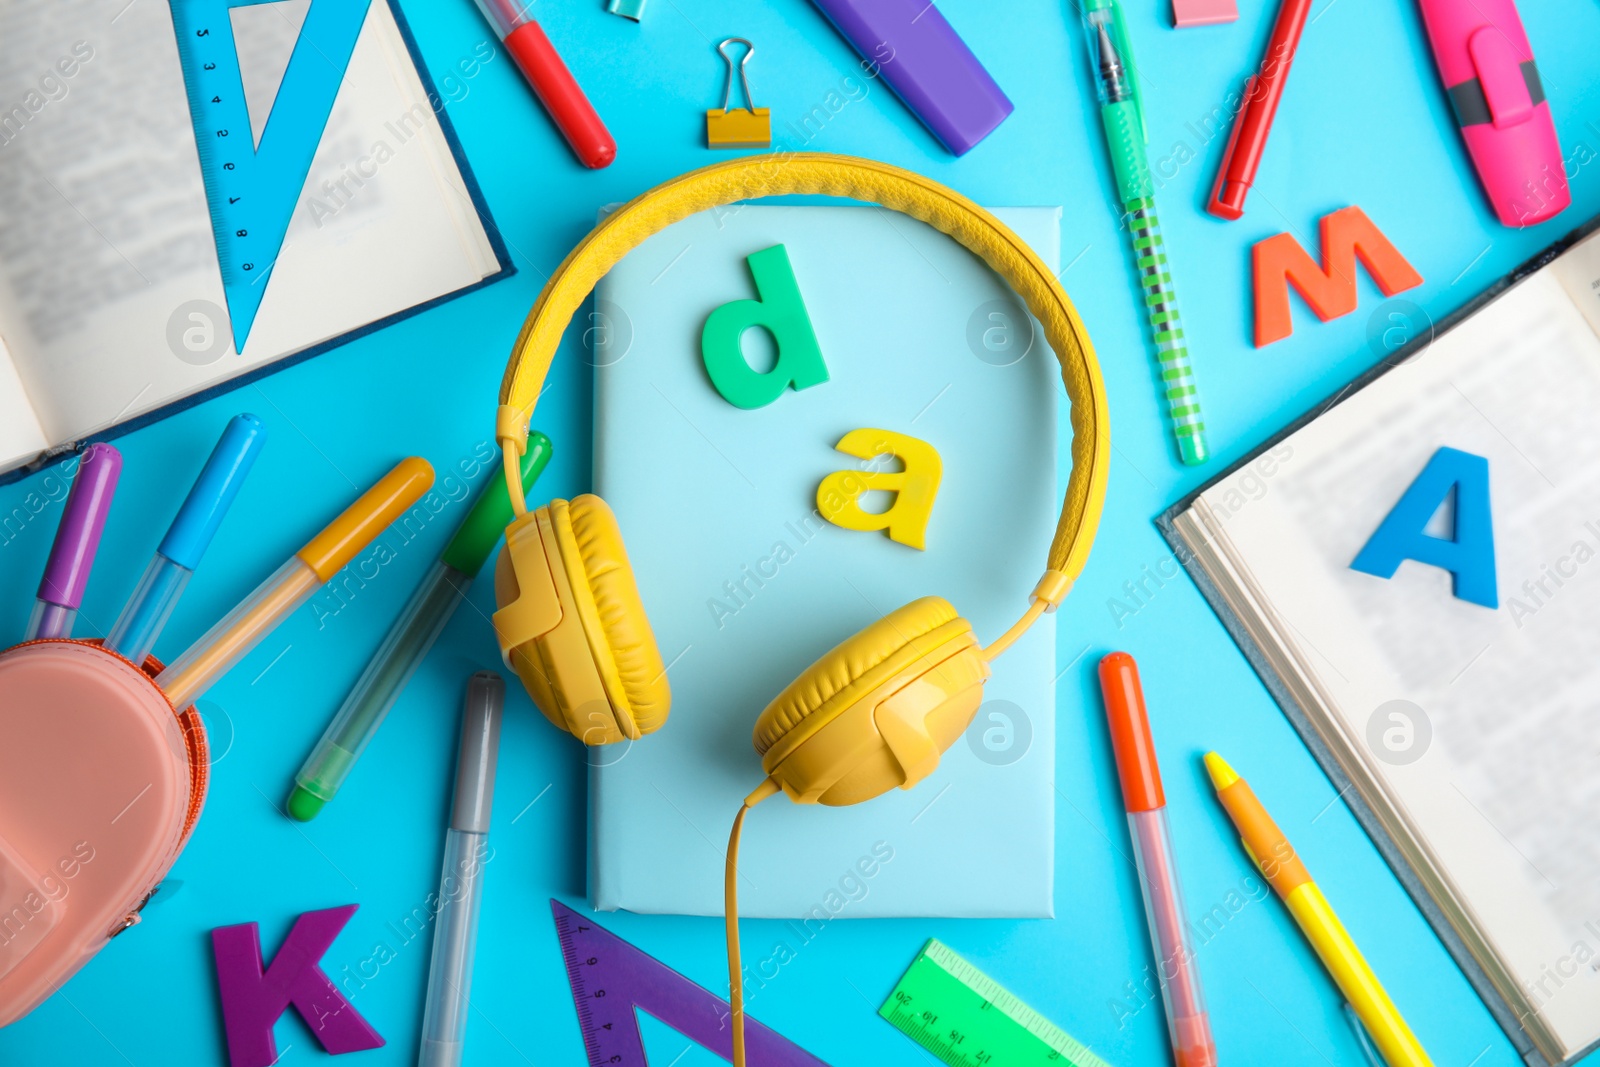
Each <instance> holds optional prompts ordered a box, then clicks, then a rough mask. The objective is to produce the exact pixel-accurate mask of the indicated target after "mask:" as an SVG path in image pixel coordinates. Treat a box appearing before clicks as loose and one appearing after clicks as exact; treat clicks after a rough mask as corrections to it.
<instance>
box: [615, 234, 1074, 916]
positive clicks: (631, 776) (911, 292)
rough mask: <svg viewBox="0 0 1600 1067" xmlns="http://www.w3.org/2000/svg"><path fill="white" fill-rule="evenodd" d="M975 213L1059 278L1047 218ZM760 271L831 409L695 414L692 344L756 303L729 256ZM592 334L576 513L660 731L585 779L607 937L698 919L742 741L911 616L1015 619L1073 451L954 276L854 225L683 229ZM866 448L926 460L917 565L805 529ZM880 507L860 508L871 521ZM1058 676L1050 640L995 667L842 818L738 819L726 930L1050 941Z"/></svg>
mask: <svg viewBox="0 0 1600 1067" xmlns="http://www.w3.org/2000/svg"><path fill="white" fill-rule="evenodd" d="M996 214H998V215H999V216H1000V217H1001V218H1002V219H1003V220H1004V221H1006V222H1007V223H1008V224H1009V225H1010V226H1012V227H1013V228H1014V229H1015V230H1016V231H1017V232H1018V233H1019V234H1020V235H1021V236H1022V237H1023V238H1024V239H1025V240H1027V241H1028V242H1029V243H1030V244H1031V245H1032V246H1033V247H1034V249H1035V250H1036V251H1038V253H1039V254H1040V256H1041V257H1042V258H1043V259H1044V260H1045V262H1046V263H1048V264H1050V265H1052V266H1053V267H1055V266H1058V260H1059V243H1060V242H1059V225H1060V221H1059V220H1060V211H1059V209H1057V208H1012V209H1001V210H999V211H997V212H996ZM778 244H781V245H783V246H784V247H785V248H786V249H787V252H788V256H789V260H790V263H791V265H792V267H793V270H794V274H795V277H796V280H797V281H798V284H799V288H800V290H801V294H802V296H803V298H804V301H805V305H806V308H807V311H808V312H809V315H810V318H811V322H812V324H813V327H814V329H815V332H816V336H817V340H818V343H819V345H820V347H821V351H822V354H823V358H824V360H825V361H826V363H827V370H828V380H827V381H826V382H824V383H822V384H819V385H815V386H812V387H810V388H807V389H804V390H798V391H797V390H793V389H790V390H786V391H785V392H784V393H783V395H781V396H780V397H779V398H778V399H777V400H776V401H774V402H773V403H771V404H769V405H767V406H765V407H760V408H756V409H753V410H744V409H741V408H738V407H735V406H734V405H732V404H731V403H729V402H728V401H726V400H724V399H723V398H722V396H721V395H719V394H718V392H717V391H716V390H715V388H713V385H712V382H711V380H710V378H709V377H708V373H707V370H706V367H705V364H704V362H703V359H702V356H701V349H700V337H701V330H702V327H703V326H704V324H705V321H706V318H707V316H708V315H710V313H711V312H712V311H713V310H715V309H716V308H717V307H718V306H720V305H722V304H725V303H728V302H730V301H734V300H741V299H749V298H753V297H755V296H756V292H755V289H754V285H753V282H752V278H751V273H750V270H749V268H748V267H747V265H746V262H745V257H746V256H748V255H750V254H751V253H755V252H759V251H761V250H763V249H766V248H769V247H771V246H773V245H778ZM593 315H594V318H593V325H594V327H595V332H594V333H593V335H594V336H598V337H600V338H601V339H602V341H603V343H602V344H600V345H598V346H597V348H596V352H595V357H594V362H595V363H596V369H595V447H594V484H595V491H596V492H597V493H599V494H600V495H601V496H602V497H604V498H605V499H606V500H607V501H609V502H610V504H611V506H612V507H613V508H614V509H615V511H616V513H617V517H618V521H619V522H620V524H621V527H622V531H623V535H624V537H625V539H626V541H627V546H628V552H629V555H630V557H631V559H632V562H633V566H634V569H635V572H636V573H637V575H638V577H639V584H640V593H641V595H642V597H643V599H644V604H645V607H646V609H647V610H648V612H649V614H650V619H651V622H652V624H653V626H654V628H655V635H656V638H657V640H658V642H659V643H660V646H661V651H662V655H663V657H664V659H665V661H666V662H667V663H668V665H669V666H668V679H669V681H670V683H671V687H672V696H673V703H672V714H671V718H670V719H669V720H668V722H667V723H666V725H665V726H664V727H663V728H662V729H661V730H660V731H659V732H657V733H655V734H652V735H650V736H649V737H646V738H644V739H643V740H641V741H639V742H638V743H636V744H633V745H631V746H626V747H622V748H615V749H603V750H593V752H592V755H591V761H592V763H593V768H592V771H591V777H590V804H591V812H590V816H591V830H592V834H593V837H592V843H591V853H590V879H589V894H590V898H591V902H592V903H593V904H594V906H595V907H597V908H600V909H606V910H610V909H617V908H624V909H628V910H631V911H639V912H659V913H670V914H691V915H719V914H721V913H722V906H723V899H722V878H723V854H724V848H725V843H726V841H727V836H728V830H729V827H730V825H731V823H732V820H733V817H734V814H735V812H736V811H737V809H738V807H739V804H740V801H741V800H742V799H743V797H744V796H745V795H746V794H747V793H749V792H750V790H751V789H753V788H754V787H755V786H756V785H757V784H759V783H760V782H761V780H762V778H763V774H762V770H761V764H760V760H759V758H758V757H757V755H756V753H755V751H754V750H753V748H752V747H751V728H752V726H753V725H754V723H755V720H756V717H757V715H759V714H760V712H761V710H762V709H763V708H764V707H765V706H766V705H767V703H768V702H769V701H770V700H771V699H772V698H773V697H774V696H776V695H777V694H778V692H779V691H780V690H782V689H783V687H784V686H785V685H787V684H788V683H789V681H791V680H792V679H793V678H794V677H795V676H796V675H798V674H799V673H800V672H801V671H802V670H804V669H805V668H806V667H807V666H808V665H809V664H810V663H811V662H812V661H813V660H815V659H816V658H817V657H818V656H820V655H821V654H822V653H824V652H826V651H827V650H828V649H830V648H832V647H833V646H834V645H836V644H838V643H839V642H840V641H842V640H844V639H845V638H846V637H848V636H850V635H851V634H853V633H855V632H856V631H857V630H859V629H860V628H861V627H863V626H866V625H867V624H868V623H870V622H872V621H874V620H876V619H878V618H880V617H881V616H883V615H885V614H887V613H888V612H890V611H893V610H894V609H895V608H898V607H900V606H901V605H903V604H905V603H907V602H909V601H911V600H914V599H916V598H918V597H921V596H927V595H937V596H942V597H945V598H946V599H948V600H949V601H950V602H951V603H953V604H954V605H955V606H956V608H957V610H958V611H960V612H961V613H962V614H963V615H965V616H966V617H967V618H968V619H970V620H971V622H972V623H973V626H974V627H975V629H976V632H977V635H978V638H979V640H980V641H985V642H987V641H991V640H993V639H994V638H995V637H997V636H998V635H999V634H1000V633H1001V632H1002V631H1004V629H1005V628H1006V627H1007V626H1009V625H1010V624H1011V623H1012V622H1014V621H1015V620H1016V618H1017V617H1018V615H1020V614H1021V612H1022V611H1023V610H1024V609H1025V608H1026V607H1027V604H1028V594H1029V592H1030V590H1031V589H1032V588H1033V584H1034V582H1035V581H1037V579H1038V576H1039V574H1040V573H1041V572H1042V570H1043V567H1044V559H1045V554H1046V550H1047V549H1048V547H1049V543H1050V539H1051V536H1052V534H1053V532H1054V529H1055V520H1056V517H1057V514H1058V506H1059V499H1060V498H1059V496H1058V488H1057V456H1058V454H1060V455H1063V456H1064V455H1066V449H1067V447H1068V444H1069V442H1068V441H1067V440H1065V439H1062V440H1059V441H1058V439H1057V434H1056V430H1057V405H1058V398H1059V397H1061V396H1063V395H1064V393H1063V391H1062V387H1061V382H1060V374H1059V369H1058V366H1057V364H1056V362H1055V359H1054V357H1053V356H1052V354H1051V352H1050V350H1049V348H1048V346H1047V345H1046V344H1045V343H1044V340H1043V337H1042V335H1041V334H1040V333H1039V332H1038V328H1037V325H1036V324H1035V323H1033V321H1032V320H1031V319H1030V318H1029V317H1028V316H1027V315H1026V313H1025V312H1024V311H1023V310H1022V308H1021V305H1020V302H1018V301H1017V299H1016V297H1015V296H1014V295H1013V294H1012V293H1011V291H1010V289H1009V288H1008V287H1007V286H1006V285H1005V284H1004V283H1003V282H1002V281H1001V280H1000V279H999V278H998V277H997V276H996V275H995V274H994V273H993V272H991V271H990V270H989V269H988V268H987V267H986V266H984V265H983V264H982V263H981V262H980V261H979V260H978V259H977V258H976V257H974V256H973V255H971V254H970V253H968V252H967V251H966V250H964V249H963V248H961V247H960V246H959V245H957V244H956V243H955V242H953V241H951V240H950V239H949V238H947V237H945V236H943V235H942V234H939V233H937V232H936V231H934V230H932V229H931V228H929V227H927V226H924V225H922V224H920V223H917V222H915V221H912V220H910V219H908V218H905V217H903V216H900V215H895V214H891V213H889V212H886V211H882V210H879V209H876V208H870V207H846V206H788V205H783V206H737V207H731V208H724V209H721V210H718V211H715V212H708V213H706V214H702V215H698V216H695V217H692V218H690V219H687V220H685V221H683V222H680V223H678V224H677V225H675V226H673V227H671V228H670V229H668V230H666V231H664V232H662V233H660V234H658V235H656V236H654V237H652V238H650V239H649V240H648V241H646V242H645V243H644V244H643V245H641V246H640V247H639V248H638V249H636V250H634V251H633V252H632V253H631V254H630V255H629V256H628V257H627V258H626V259H625V260H623V262H622V263H621V264H619V265H618V266H617V267H616V268H615V269H614V270H612V271H611V273H610V274H609V275H608V276H607V277H606V278H605V279H604V281H602V282H601V284H600V287H599V289H598V291H597V293H596V305H595V310H594V312H593ZM744 347H745V354H746V357H747V359H748V360H749V362H750V363H751V365H752V367H754V368H755V369H757V370H762V369H765V368H766V367H769V366H771V361H772V359H773V349H772V342H771V340H770V338H769V337H768V336H767V334H766V333H765V331H764V330H760V329H756V330H751V331H749V332H748V333H747V334H746V335H745V339H744ZM862 428H873V429H882V430H888V431H892V432H894V433H897V434H904V435H908V436H910V437H914V438H917V439H918V440H920V441H923V442H926V443H927V444H928V445H930V446H932V447H933V448H934V449H935V450H936V451H937V452H938V454H939V456H940V458H941V460H942V466H943V473H942V480H941V483H940V486H939V489H938V494H937V497H936V498H935V502H934V505H933V509H932V512H931V517H930V519H929V522H928V525H927V529H926V548H925V549H924V550H920V551H919V550H917V549H915V548H911V547H908V546H907V545H905V544H900V543H896V542H895V541H892V540H890V539H889V537H888V536H886V534H885V533H883V532H858V531H852V530H846V529H843V528H840V527H838V526H835V525H832V524H830V523H829V522H827V521H826V520H825V519H824V518H823V517H822V516H821V515H820V514H819V511H818V503H817V489H818V485H819V483H820V482H821V481H822V480H823V479H824V478H825V477H826V476H827V475H829V474H830V473H833V472H837V471H850V470H857V471H859V470H861V469H863V468H864V467H872V466H876V468H877V469H880V470H881V469H890V470H892V469H894V468H895V465H896V464H895V463H894V461H890V465H889V466H888V467H887V468H885V467H884V466H883V465H882V462H883V461H879V463H878V464H876V465H874V463H873V461H871V460H862V459H858V458H856V457H853V456H849V455H846V454H844V453H842V452H838V451H835V449H834V446H835V445H836V444H837V443H838V442H839V440H840V438H842V437H843V436H844V435H845V434H847V433H849V432H850V431H852V430H856V429H862ZM1063 470H1065V465H1063ZM872 496H881V497H883V498H884V499H882V500H878V501H873V500H872V499H870V498H871V497H872ZM888 496H889V494H888V493H886V492H883V491H879V492H877V493H871V494H868V496H867V497H864V498H863V506H864V507H865V508H866V509H867V510H881V508H882V507H884V506H887V504H888V503H890V501H889V499H888ZM1055 675H1056V669H1055V630H1054V626H1053V625H1052V623H1051V621H1050V617H1048V616H1047V617H1046V619H1045V620H1044V622H1042V623H1041V624H1040V625H1039V626H1037V627H1035V628H1034V629H1033V631H1032V632H1030V633H1029V634H1028V635H1027V636H1026V637H1025V638H1024V639H1023V640H1022V641H1021V642H1019V643H1018V645H1017V646H1016V647H1015V648H1013V649H1012V650H1011V651H1010V652H1008V653H1007V654H1006V655H1005V656H1004V657H1003V658H1002V659H1000V660H998V661H997V662H996V663H995V671H994V677H993V678H992V679H991V680H990V682H989V683H988V686H987V688H986V691H985V695H984V699H985V703H984V705H983V707H982V708H981V709H980V711H979V713H978V717H977V719H976V721H975V722H974V724H973V727H972V728H971V729H970V730H969V731H968V732H967V735H966V737H964V738H963V739H962V740H959V741H958V742H957V743H956V745H955V746H954V747H953V748H952V749H951V750H950V751H949V752H948V753H946V754H945V756H944V759H943V761H942V763H941V765H940V767H939V769H938V770H937V771H936V772H935V773H934V774H933V775H932V776H931V777H930V778H928V779H927V780H926V781H924V782H922V783H921V784H920V785H919V786H917V787H916V788H915V789H913V790H909V791H899V790H896V791H893V792H891V793H890V794H888V795H885V796H883V797H880V798H877V799H875V800H872V801H868V802H866V803H864V804H860V805H857V806H854V807H849V808H828V807H821V806H804V807H802V806H798V805H795V804H792V803H790V802H789V801H788V800H787V799H784V798H782V797H780V798H777V799H774V800H771V801H769V802H767V803H766V804H763V805H761V806H760V807H759V808H757V809H756V810H755V811H753V812H752V813H751V815H750V817H749V818H748V819H747V820H746V828H745V833H744V841H743V844H742V846H741V857H740V858H741V863H740V869H741V877H740V911H741V913H742V914H746V915H750V916H768V917H788V918H793V917H802V916H808V915H809V916H813V917H819V918H820V917H829V918H831V917H841V916H848V917H866V916H874V917H877V916H913V915H916V916H1014V917H1041V916H1049V915H1050V914H1051V877H1052V871H1053V867H1054V854H1053V842H1054V815H1053V812H1054V807H1055V805H1054V803H1053V799H1052V798H1053V785H1054V758H1055V728H1054V714H1055V696H1054V679H1055ZM953 859H959V866H960V874H959V876H954V875H953V874H952V860H953ZM819 909H820V911H819Z"/></svg>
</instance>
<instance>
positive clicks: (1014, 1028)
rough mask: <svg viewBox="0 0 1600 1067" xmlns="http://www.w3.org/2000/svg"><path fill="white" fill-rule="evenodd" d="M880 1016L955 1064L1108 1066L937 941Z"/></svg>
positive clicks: (956, 1066)
mask: <svg viewBox="0 0 1600 1067" xmlns="http://www.w3.org/2000/svg"><path fill="white" fill-rule="evenodd" d="M878 1014H879V1015H881V1016H883V1017H884V1018H885V1019H888V1020H889V1022H890V1023H892V1024H894V1026H895V1028H896V1029H898V1030H899V1031H900V1032H901V1033H903V1034H905V1035H906V1036H907V1037H909V1038H911V1040H913V1041H915V1042H916V1043H917V1044H919V1045H921V1046H922V1047H923V1048H925V1049H927V1050H928V1051H929V1052H931V1053H933V1054H934V1055H935V1056H937V1057H939V1059H940V1060H942V1061H944V1062H945V1063H948V1064H950V1067H1029V1065H1031V1064H1043V1063H1050V1064H1067V1065H1068V1067H1107V1064H1106V1061H1105V1060H1102V1059H1101V1058H1100V1057H1099V1056H1096V1055H1095V1054H1094V1053H1092V1052H1090V1051H1089V1050H1088V1048H1087V1047H1085V1046H1084V1045H1083V1044H1081V1043H1079V1042H1077V1041H1074V1040H1073V1039H1072V1038H1071V1037H1070V1036H1069V1035H1068V1034H1067V1032H1066V1031H1064V1030H1062V1029H1061V1027H1059V1026H1057V1025H1056V1024H1055V1023H1053V1022H1051V1021H1050V1020H1049V1019H1046V1018H1045V1017H1044V1016H1043V1015H1040V1014H1039V1013H1038V1012H1036V1011H1034V1010H1033V1009H1032V1008H1030V1007H1028V1006H1027V1005H1026V1004H1024V1003H1023V1002H1022V1001H1020V1000H1018V999H1017V998H1016V997H1014V996H1012V995H1011V994H1010V993H1008V992H1006V991H1005V989H1003V988H1001V986H1000V984H999V983H998V982H996V981H995V980H994V979H993V978H990V977H989V976H988V975H986V974H984V973H983V972H982V971H980V970H978V969H977V968H976V967H974V966H973V965H972V964H970V963H968V962H967V961H966V960H964V959H962V958H961V957H960V956H957V955H956V954H955V953H954V952H951V951H950V950H949V949H948V948H946V947H945V946H944V945H941V944H940V943H939V942H938V941H934V940H929V942H928V943H927V944H926V945H923V946H922V951H921V952H919V953H917V958H916V959H914V960H912V961H911V966H910V967H908V968H906V973H905V974H904V975H902V976H901V978H900V982H899V984H898V985H896V986H895V987H894V992H893V993H890V994H889V999H888V1000H886V1001H884V1002H883V1007H881V1008H879V1009H878Z"/></svg>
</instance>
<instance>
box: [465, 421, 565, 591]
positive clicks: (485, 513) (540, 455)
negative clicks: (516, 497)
mask: <svg viewBox="0 0 1600 1067" xmlns="http://www.w3.org/2000/svg"><path fill="white" fill-rule="evenodd" d="M551 448H552V446H551V444H550V438H548V437H546V436H545V435H544V434H542V433H540V432H539V431H537V430H535V431H534V432H532V433H530V434H529V435H528V447H527V450H526V451H525V452H523V453H522V487H523V489H524V491H526V490H527V489H529V488H531V487H532V486H533V483H534V482H536V481H538V479H539V475H540V474H542V473H544V468H545V466H546V465H547V464H548V463H549V462H550V454H551ZM511 519H512V514H511V497H510V495H509V494H508V493H507V492H506V471H505V467H504V466H501V467H499V468H498V469H497V470H496V472H495V476H494V480H493V481H491V482H490V483H489V484H488V485H487V486H485V487H484V490H483V492H482V493H479V494H478V499H477V500H475V501H474V502H473V504H472V510H470V511H468V512H467V517H466V518H465V519H462V520H461V525H460V526H459V527H457V528H456V532H455V535H454V536H452V537H451V538H450V543H449V544H447V545H445V546H444V551H443V552H441V553H440V554H439V562H441V563H443V564H444V565H445V566H447V567H449V568H451V569H452V570H456V571H460V572H461V573H462V574H465V575H466V576H467V577H469V578H476V577H477V575H478V572H479V571H480V570H482V569H483V565H484V563H485V562H486V561H487V560H488V558H489V553H491V552H493V551H494V546H495V543H496V542H497V541H499V540H500V535H501V534H503V533H505V532H506V527H507V526H509V525H511Z"/></svg>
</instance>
